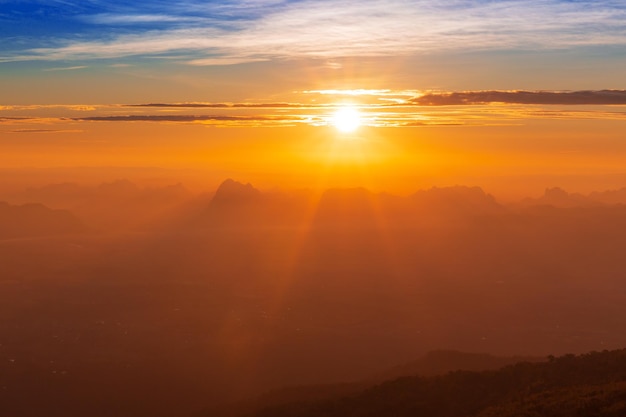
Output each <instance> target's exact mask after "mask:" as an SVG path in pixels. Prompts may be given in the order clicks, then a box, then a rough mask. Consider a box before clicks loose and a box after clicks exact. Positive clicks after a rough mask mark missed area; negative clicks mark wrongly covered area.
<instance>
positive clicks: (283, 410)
mask: <svg viewBox="0 0 626 417" xmlns="http://www.w3.org/2000/svg"><path fill="white" fill-rule="evenodd" d="M249 415H250V416H257V417H260V416H262V417H270V416H271V417H282V416H289V417H296V416H297V417H318V416H324V417H335V416H336V417H340V416H341V417H347V416H350V417H357V416H358V417H365V416H367V417H369V416H394V417H402V416H428V417H473V416H475V417H495V416H498V417H521V416H524V417H535V416H536V417H571V416H578V417H587V416H588V417H591V416H594V417H621V416H625V415H626V350H616V351H604V352H592V353H589V354H585V355H581V356H574V355H566V356H563V357H559V358H552V357H551V358H550V360H549V361H548V362H543V363H528V362H523V363H518V364H516V365H511V366H507V367H505V368H502V369H500V370H497V371H483V372H471V371H456V372H452V373H449V374H447V375H445V376H434V377H419V376H414V377H403V378H398V379H396V380H393V381H388V382H385V383H382V384H380V385H377V386H375V387H372V388H369V389H366V390H364V391H361V392H359V393H356V394H352V395H346V396H338V397H335V398H333V399H328V400H324V401H311V402H306V401H301V402H294V403H290V404H286V405H281V406H274V407H266V408H264V409H262V410H259V411H257V412H254V413H251V414H249Z"/></svg>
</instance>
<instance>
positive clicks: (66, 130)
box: [7, 129, 83, 133]
mask: <svg viewBox="0 0 626 417" xmlns="http://www.w3.org/2000/svg"><path fill="white" fill-rule="evenodd" d="M82 132H83V131H82V130H78V129H17V130H9V131H8V132H7V133H82Z"/></svg>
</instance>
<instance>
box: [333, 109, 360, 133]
mask: <svg viewBox="0 0 626 417" xmlns="http://www.w3.org/2000/svg"><path fill="white" fill-rule="evenodd" d="M333 124H334V125H335V127H336V128H337V129H338V130H339V131H341V132H344V133H350V132H354V131H355V130H356V129H357V128H358V127H359V126H360V125H361V115H360V114H359V111H358V110H357V109H355V108H354V107H342V108H340V109H338V110H337V111H336V112H335V114H334V115H333Z"/></svg>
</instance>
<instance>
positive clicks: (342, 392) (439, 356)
mask: <svg viewBox="0 0 626 417" xmlns="http://www.w3.org/2000/svg"><path fill="white" fill-rule="evenodd" d="M545 360H546V359H545V358H541V357H537V356H495V355H490V354H487V353H468V352H460V351H456V350H435V351H431V352H428V353H427V354H425V355H424V356H422V357H420V358H418V359H416V360H414V361H411V362H407V363H404V364H402V365H398V366H395V367H393V368H390V369H387V370H385V371H383V372H378V373H376V374H375V375H372V376H371V377H368V378H366V379H363V380H361V381H357V382H351V383H340V384H318V385H302V386H291V387H286V388H281V389H276V390H271V391H269V392H267V393H265V394H263V395H260V396H258V397H256V398H253V399H249V400H246V401H240V402H235V403H230V404H225V405H222V406H219V407H215V408H210V409H208V410H206V411H204V412H202V413H200V414H199V415H198V416H202V417H204V416H222V417H237V416H246V415H254V413H255V412H258V411H259V410H262V409H270V408H272V407H276V406H281V405H285V404H289V403H307V402H308V403H313V402H317V401H323V400H329V399H333V398H340V397H346V396H351V395H356V394H358V393H360V392H362V391H365V390H367V389H369V388H372V387H374V386H376V385H378V384H380V383H381V382H385V381H390V380H394V379H397V378H400V377H406V376H417V375H419V376H421V377H430V376H441V375H446V374H448V373H450V372H453V371H460V370H463V371H486V370H495V369H500V368H503V367H505V366H507V365H513V364H517V363H520V362H541V361H545Z"/></svg>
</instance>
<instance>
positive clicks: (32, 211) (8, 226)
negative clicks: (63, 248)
mask: <svg viewBox="0 0 626 417" xmlns="http://www.w3.org/2000/svg"><path fill="white" fill-rule="evenodd" d="M84 231H85V226H84V225H83V224H82V223H81V222H80V220H78V219H77V218H76V216H74V215H73V214H72V213H71V212H69V211H67V210H53V209H50V208H48V207H46V206H44V205H43V204H23V205H19V206H18V205H11V204H8V203H5V202H0V238H1V239H6V238H16V237H34V236H51V235H59V234H70V233H81V232H84Z"/></svg>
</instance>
